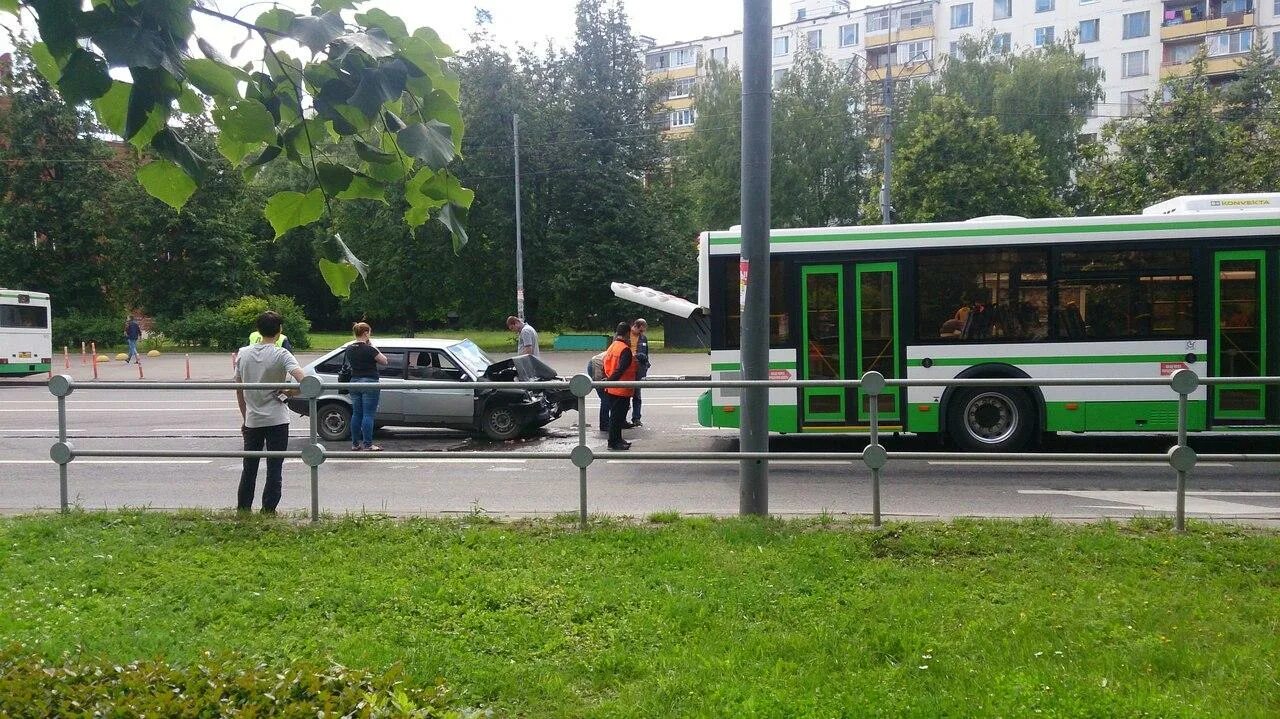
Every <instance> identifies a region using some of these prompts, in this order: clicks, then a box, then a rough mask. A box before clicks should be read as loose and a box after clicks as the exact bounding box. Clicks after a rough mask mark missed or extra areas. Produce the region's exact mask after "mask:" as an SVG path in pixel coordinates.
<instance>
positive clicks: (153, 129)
mask: <svg viewBox="0 0 1280 719" xmlns="http://www.w3.org/2000/svg"><path fill="white" fill-rule="evenodd" d="M135 93H137V86H136V85H135V86H134V89H133V91H132V92H130V93H129V100H130V102H132V100H133V96H134V94H135ZM168 123H169V111H168V110H167V109H163V108H159V107H153V108H152V109H151V112H149V113H147V115H146V116H145V118H144V120H143V124H142V126H141V127H139V128H138V129H137V130H136V131H135V132H134V134H133V135H129V136H128V138H129V144H131V145H133V146H134V147H136V148H138V149H139V150H141V149H143V148H145V147H146V146H147V145H150V144H151V140H152V139H153V138H155V136H156V133H158V132H160V131H161V130H163V129H164V128H165V126H166V125H167V124H168ZM127 132H128V130H126V134H127Z"/></svg>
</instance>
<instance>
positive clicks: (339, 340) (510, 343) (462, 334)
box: [311, 327, 704, 355]
mask: <svg viewBox="0 0 1280 719" xmlns="http://www.w3.org/2000/svg"><path fill="white" fill-rule="evenodd" d="M374 331H375V334H374V343H375V344H377V341H378V334H377V333H376V332H377V328H376V327H375V328H374ZM600 334H602V335H603V334H606V332H605V331H604V330H601V331H600ZM417 335H418V336H419V337H434V338H440V339H470V340H471V341H472V342H475V343H476V344H477V345H479V347H480V349H482V350H484V351H485V352H491V353H493V354H495V355H504V354H513V353H514V352H515V351H516V335H515V333H514V332H510V331H508V330H506V329H482V330H477V329H470V330H466V329H463V330H422V331H420V332H418V333H417ZM556 335H557V333H556V332H552V331H550V330H547V331H543V330H538V347H540V348H541V349H542V350H543V351H546V350H550V349H551V345H552V343H554V342H555V340H556ZM384 336H396V335H384ZM663 337H664V333H663V331H662V328H661V327H651V328H650V329H649V346H650V348H651V349H652V350H653V351H655V352H658V351H662V350H663ZM350 340H351V333H350V332H312V333H311V349H312V350H313V351H328V350H331V349H333V348H335V347H340V346H342V345H343V344H345V343H347V342H349V341H350ZM673 351H674V350H673ZM679 351H681V352H683V351H686V350H683V349H681V350H679ZM689 351H704V350H689Z"/></svg>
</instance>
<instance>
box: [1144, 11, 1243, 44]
mask: <svg viewBox="0 0 1280 719" xmlns="http://www.w3.org/2000/svg"><path fill="white" fill-rule="evenodd" d="M1233 21H1234V22H1233ZM1257 24H1258V23H1257V14H1256V13H1253V12H1247V13H1238V14H1235V15H1228V16H1226V17H1215V18H1209V19H1207V20H1198V21H1195V22H1183V23H1178V24H1176V25H1164V26H1163V27H1161V28H1160V39H1161V40H1162V41H1164V42H1171V41H1174V40H1181V39H1183V38H1188V37H1197V36H1200V35H1209V34H1211V33H1215V32H1222V31H1223V30H1237V29H1241V28H1247V27H1255V26H1256V25H1257Z"/></svg>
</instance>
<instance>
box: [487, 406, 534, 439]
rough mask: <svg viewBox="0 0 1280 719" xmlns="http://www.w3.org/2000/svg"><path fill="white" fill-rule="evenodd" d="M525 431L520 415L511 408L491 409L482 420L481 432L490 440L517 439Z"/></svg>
mask: <svg viewBox="0 0 1280 719" xmlns="http://www.w3.org/2000/svg"><path fill="white" fill-rule="evenodd" d="M523 429H524V427H523V426H521V423H520V417H519V415H518V414H516V411H515V410H514V409H512V408H511V407H490V408H489V409H487V410H485V411H484V416H482V417H481V418H480V430H481V431H482V432H484V436H486V437H488V438H489V439H493V440H498V441H504V440H508V439H515V438H516V437H519V436H520V432H521V430H523Z"/></svg>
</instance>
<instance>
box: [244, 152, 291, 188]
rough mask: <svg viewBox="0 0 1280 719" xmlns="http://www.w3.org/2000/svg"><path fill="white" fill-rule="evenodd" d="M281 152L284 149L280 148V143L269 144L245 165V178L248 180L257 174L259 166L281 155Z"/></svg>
mask: <svg viewBox="0 0 1280 719" xmlns="http://www.w3.org/2000/svg"><path fill="white" fill-rule="evenodd" d="M281 152H283V150H281V149H280V146H279V145H267V146H266V148H265V149H263V151H262V152H261V153H260V154H259V155H258V156H257V157H255V158H253V159H252V160H250V161H249V164H247V165H245V167H244V173H243V174H244V178H245V179H246V180H249V179H252V178H253V176H254V175H255V174H257V172H258V169H259V168H261V167H262V166H263V165H265V164H267V163H269V162H271V161H272V160H274V159H276V158H277V157H279V156H280V153H281Z"/></svg>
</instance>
